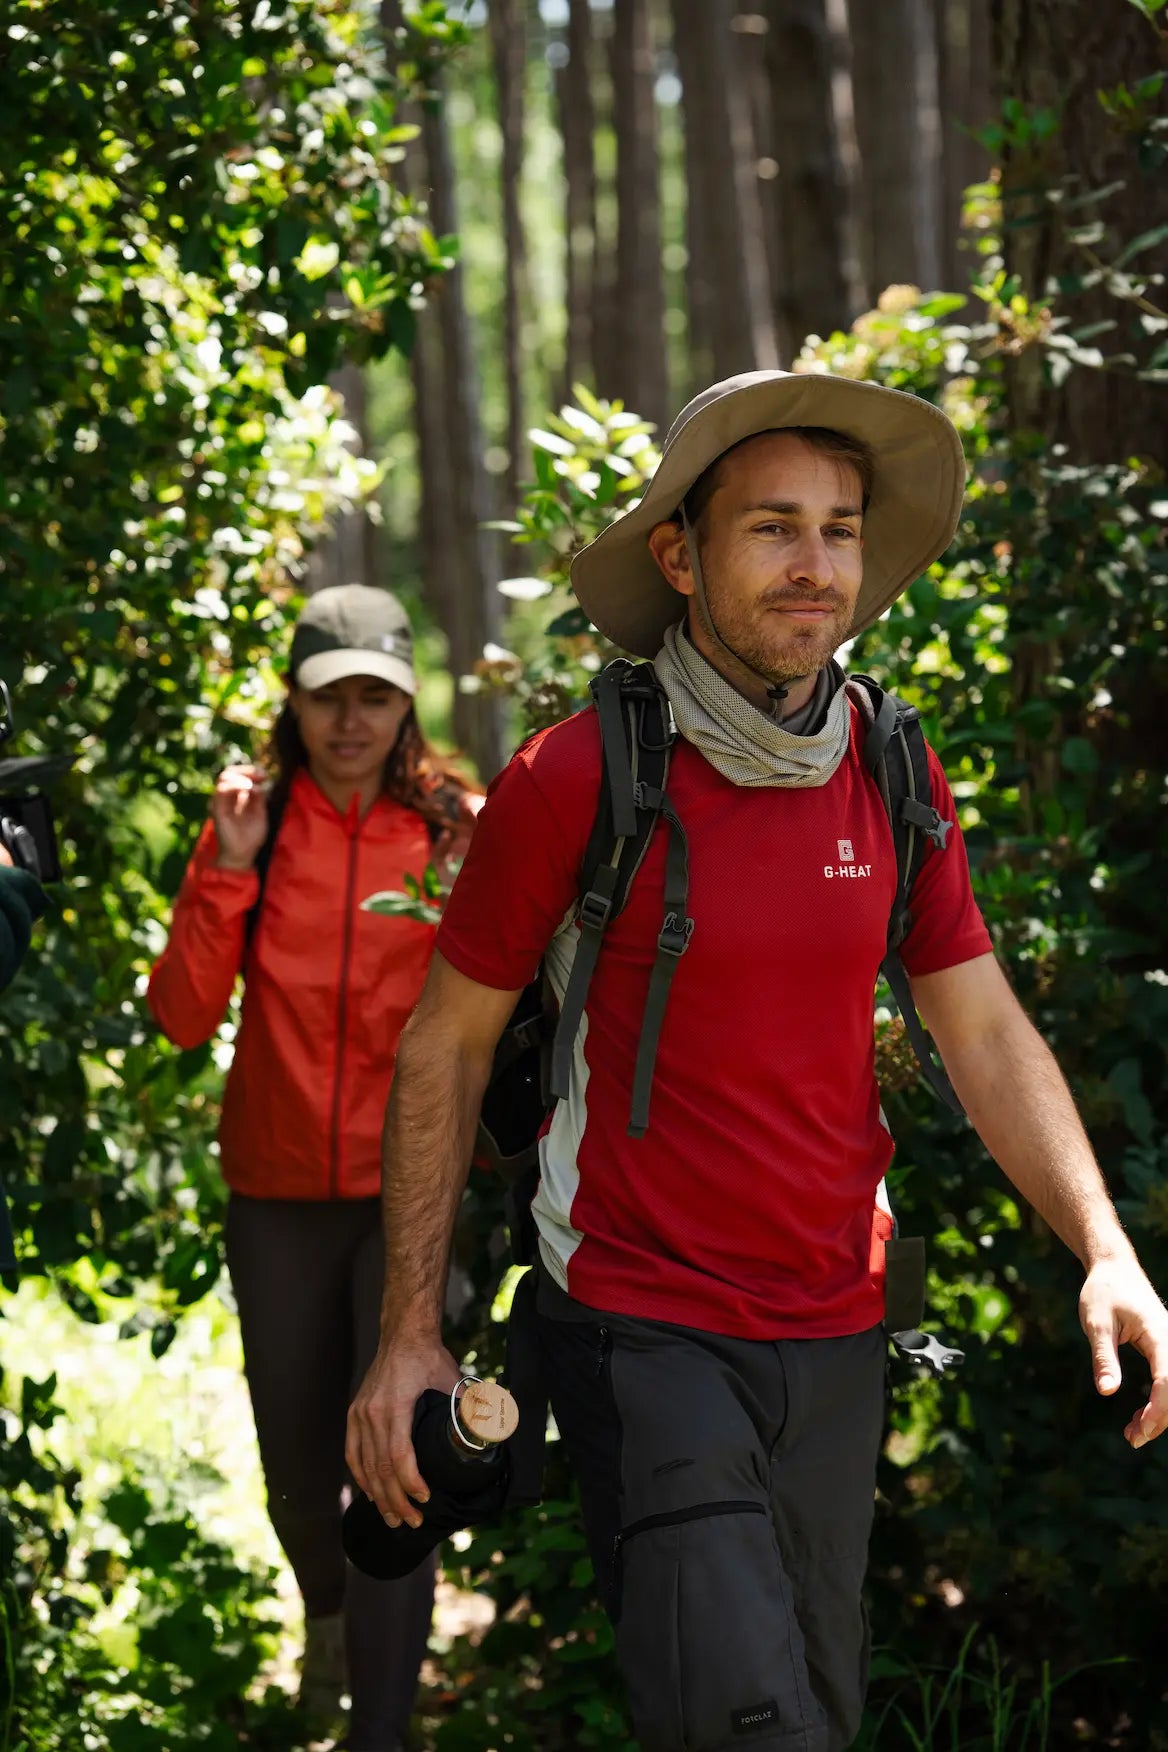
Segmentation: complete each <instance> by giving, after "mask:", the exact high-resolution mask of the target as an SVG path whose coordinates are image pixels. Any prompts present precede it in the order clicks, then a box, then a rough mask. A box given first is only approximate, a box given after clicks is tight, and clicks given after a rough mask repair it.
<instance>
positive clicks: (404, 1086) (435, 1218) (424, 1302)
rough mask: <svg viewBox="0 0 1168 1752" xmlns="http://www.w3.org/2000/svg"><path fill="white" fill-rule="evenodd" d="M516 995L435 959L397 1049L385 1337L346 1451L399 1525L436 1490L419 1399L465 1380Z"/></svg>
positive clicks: (387, 1189) (385, 1184)
mask: <svg viewBox="0 0 1168 1752" xmlns="http://www.w3.org/2000/svg"><path fill="white" fill-rule="evenodd" d="M517 997H518V993H517V992H500V991H495V990H494V989H492V988H491V987H489V986H483V985H479V984H478V983H477V982H476V981H475V980H471V979H467V978H466V977H465V975H463V974H461V973H458V972H457V971H456V970H455V969H454V968H453V967H452V966H451V965H450V963H449V962H448V961H446V960H444V959H443V957H442V956H441V955H437V954H436V955H435V957H434V960H433V962H432V964H431V968H430V974H429V978H428V979H427V981H426V986H425V990H424V991H423V993H422V996H421V998H420V1000H419V1002H418V1007H417V1009H416V1010H415V1011H414V1014H413V1016H412V1017H411V1018H410V1020H409V1022H408V1023H407V1025H406V1028H405V1030H404V1031H403V1033H402V1038H401V1044H400V1046H399V1048H398V1055H397V1066H396V1069H395V1072H394V1081H393V1090H392V1093H391V1095H390V1100H389V1109H388V1112H387V1114H386V1119H385V1134H384V1142H383V1148H382V1211H383V1216H384V1228H385V1261H386V1263H385V1290H384V1295H383V1299H382V1309H381V1342H380V1345H379V1348H378V1352H377V1356H376V1358H375V1360H374V1362H373V1364H372V1366H371V1368H370V1370H369V1373H368V1374H367V1375H366V1377H365V1380H364V1382H363V1383H362V1385H361V1389H360V1391H359V1392H358V1394H357V1397H356V1399H355V1400H354V1402H353V1405H352V1408H351V1410H350V1412H349V1431H348V1443H347V1448H346V1455H347V1458H348V1462H349V1468H350V1470H351V1472H352V1474H353V1476H354V1478H355V1479H356V1481H357V1483H358V1484H359V1485H360V1486H361V1488H362V1489H363V1490H364V1491H365V1492H366V1493H367V1494H368V1495H369V1496H371V1497H373V1499H374V1501H375V1502H376V1503H377V1505H378V1507H379V1508H380V1509H381V1512H382V1514H383V1515H385V1517H386V1519H387V1520H388V1521H389V1522H390V1524H391V1525H396V1524H397V1523H398V1522H399V1521H401V1520H403V1519H404V1520H408V1521H409V1522H410V1523H411V1524H412V1525H416V1524H417V1523H418V1521H419V1520H420V1516H419V1515H418V1512H417V1510H416V1508H415V1507H414V1505H413V1503H411V1502H409V1501H408V1500H407V1499H408V1498H410V1497H412V1498H414V1499H415V1501H421V1502H425V1500H426V1497H427V1495H428V1492H427V1490H426V1486H425V1482H424V1480H423V1479H422V1477H421V1475H420V1474H419V1472H418V1469H417V1462H416V1460H415V1457H414V1451H413V1444H412V1442H411V1439H410V1433H411V1427H412V1419H413V1410H414V1405H415V1402H416V1401H417V1398H418V1395H419V1394H420V1393H422V1392H424V1391H425V1389H426V1388H427V1387H437V1388H440V1389H443V1390H445V1389H448V1388H450V1387H451V1386H453V1384H454V1382H455V1381H456V1380H457V1379H458V1367H457V1364H456V1363H455V1361H454V1359H453V1357H451V1356H450V1354H449V1352H448V1351H446V1350H445V1349H444V1347H443V1344H442V1305H443V1299H444V1295H445V1289H446V1271H447V1264H448V1261H449V1256H450V1243H451V1237H452V1235H453V1232H454V1222H455V1218H456V1216H457V1214H458V1207H459V1204H460V1202H461V1199H462V1192H463V1188H464V1186H465V1185H466V1176H467V1170H468V1168H469V1165H470V1157H471V1150H472V1148H473V1145H474V1138H475V1129H476V1126H477V1122H478V1113H479V1106H480V1104H481V1102H482V1098H483V1091H484V1090H485V1088H486V1086H487V1080H488V1078H489V1077H490V1073H491V1063H492V1060H493V1057H494V1052H495V1047H496V1044H497V1043H498V1039H499V1036H500V1034H501V1033H502V1032H503V1029H504V1027H505V1026H506V1023H507V1019H508V1017H509V1016H510V1014H511V1011H512V1010H513V1009H514V1006H515V1001H516V998H517Z"/></svg>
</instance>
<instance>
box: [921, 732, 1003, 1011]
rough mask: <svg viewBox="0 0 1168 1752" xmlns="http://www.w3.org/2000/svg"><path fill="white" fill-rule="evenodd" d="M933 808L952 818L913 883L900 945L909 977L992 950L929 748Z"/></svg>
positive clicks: (949, 800) (948, 797) (953, 812)
mask: <svg viewBox="0 0 1168 1752" xmlns="http://www.w3.org/2000/svg"><path fill="white" fill-rule="evenodd" d="M929 778H930V780H931V782H932V795H933V807H934V808H935V809H937V810H938V811H939V813H940V815H941V817H942V819H943V820H945V821H951V822H952V823H953V828H952V831H951V832H950V834H949V836H948V840H947V843H946V845H945V849H944V851H942V850H940V849H939V848H938V847H936V846H930V848H929V853H928V856H927V857H926V858H925V861H924V863H923V864H922V866H921V871H920V874H919V875H918V877H917V879H916V882H915V884H914V885H913V892H912V901H911V912H912V927H911V929H910V930H909V933H908V936H907V937H906V938H905V940H904V943H903V944H902V945H901V951H900V953H901V959H902V960H903V962H904V965H905V968H906V970H907V972H908V974H909V977H910V978H916V977H918V976H920V975H922V974H926V973H940V972H941V971H942V970H943V969H944V968H946V967H956V966H958V965H959V964H960V963H961V962H963V961H973V960H974V959H975V958H976V957H977V956H979V955H988V954H990V953H991V951H992V950H993V943H992V941H991V940H990V934H989V932H988V931H987V930H986V927H985V921H984V920H983V918H982V916H981V911H980V909H979V907H978V904H977V901H976V900H975V899H974V895H973V884H972V883H971V881H970V876H969V858H968V856H967V855H966V850H965V840H964V839H963V837H962V833H961V829H960V827H958V825H957V808H956V805H955V804H954V801H953V793H952V791H951V790H950V789H949V782H948V780H947V779H946V777H945V773H944V770H943V769H942V766H941V763H940V761H939V760H938V759H937V756H936V755H935V754H934V753H933V750H932V749H931V748H930V750H929Z"/></svg>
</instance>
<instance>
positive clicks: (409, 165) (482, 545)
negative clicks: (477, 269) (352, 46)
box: [380, 0, 504, 779]
mask: <svg viewBox="0 0 1168 1752" xmlns="http://www.w3.org/2000/svg"><path fill="white" fill-rule="evenodd" d="M380 21H381V28H382V31H383V32H385V33H386V35H387V36H389V35H390V33H392V32H393V31H395V30H396V29H398V28H399V26H400V25H401V22H402V13H401V4H400V0H382V4H381V8H380ZM442 96H443V92H442V86H441V81H440V80H436V81H435V102H434V104H432V105H431V106H429V107H424V108H422V109H421V111H420V112H418V113H415V114H411V115H408V116H407V117H406V118H405V119H406V120H409V121H415V122H417V123H418V124H419V127H420V133H419V135H418V137H417V139H416V140H414V141H412V142H411V144H410V146H409V147H408V149H407V153H406V161H405V163H404V164H403V165H402V167H401V175H402V181H403V183H404V185H405V186H406V188H407V189H408V190H409V192H410V194H412V195H413V196H414V197H415V198H416V199H419V200H422V201H428V204H429V210H430V223H431V225H432V227H433V230H434V231H435V233H436V234H437V235H438V236H440V237H443V236H449V235H450V234H452V233H455V232H457V229H458V206H457V198H456V190H455V180H454V165H453V160H452V156H451V149H450V136H449V132H448V130H447V126H446V119H445V115H444V112H443V109H442ZM410 370H411V375H412V379H413V387H414V427H415V434H416V437H417V444H418V476H419V486H420V496H421V509H420V513H419V527H418V545H419V548H420V551H421V559H422V578H423V587H424V590H425V593H426V599H427V601H428V602H429V603H430V605H431V606H432V608H433V610H434V614H435V618H436V619H437V621H438V624H439V626H440V627H441V628H442V631H443V633H444V634H445V635H446V640H447V646H448V655H449V662H450V669H451V672H452V674H453V676H454V679H455V693H454V703H453V711H452V719H453V731H454V739H455V741H456V742H457V744H458V746H459V747H460V748H462V749H464V750H465V752H466V753H467V754H468V755H469V756H470V758H471V759H472V760H473V761H474V763H475V765H476V767H477V768H478V770H479V773H480V774H481V776H482V777H483V778H484V779H487V778H490V777H491V776H493V774H494V773H496V772H497V771H498V769H499V767H500V766H501V765H502V762H503V748H504V740H503V739H504V715H503V711H502V708H501V706H500V705H499V704H498V703H497V702H496V701H495V700H493V699H491V698H490V697H489V696H482V695H475V694H462V693H460V692H459V691H458V677H459V676H460V675H466V674H469V673H470V672H471V671H472V670H473V668H474V665H475V663H476V662H477V660H478V658H479V657H480V656H481V655H482V650H483V646H484V645H485V644H487V643H488V641H490V640H492V639H494V638H497V637H498V634H499V630H500V627H501V625H502V605H501V601H500V598H499V594H498V592H497V590H496V589H495V585H496V583H497V582H498V576H499V574H498V564H497V559H496V555H495V551H494V542H493V539H492V536H491V534H490V532H489V531H487V530H485V529H484V528H483V527H482V526H483V523H484V522H485V521H486V520H487V519H488V518H489V517H490V515H491V510H490V492H489V483H488V481H487V474H486V469H485V467H484V464H483V438H482V431H481V429H480V425H479V418H478V374H477V371H476V369H475V360H474V352H473V348H472V342H471V331H470V321H469V317H468V314H467V310H466V304H465V300H464V297H463V287H462V269H461V268H460V267H455V268H454V270H453V271H452V272H451V273H449V274H446V275H444V276H443V278H442V279H441V280H440V281H439V282H438V284H437V286H436V287H435V288H433V289H432V290H431V294H430V296H429V298H428V299H427V302H426V305H425V308H424V309H423V310H422V311H421V312H420V313H419V316H418V326H417V335H416V338H415V341H414V347H413V351H412V353H411V356H410Z"/></svg>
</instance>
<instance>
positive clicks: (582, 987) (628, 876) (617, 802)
mask: <svg viewBox="0 0 1168 1752" xmlns="http://www.w3.org/2000/svg"><path fill="white" fill-rule="evenodd" d="M590 692H591V694H592V699H593V704H594V707H595V710H596V715H597V718H598V720H599V726H600V743H601V763H600V764H601V772H600V791H599V794H598V798H597V808H596V816H595V819H594V821H593V824H592V832H591V834H590V835H589V839H588V845H587V847H586V849H585V853H584V861H583V863H582V865H581V868H580V881H579V895H580V899H579V905H578V908H577V914H576V918H577V923H578V924H579V927H580V940H579V942H578V944H577V946H576V954H575V957H574V959H573V963H572V971H571V974H570V975H569V978H568V985H567V989H566V990H565V992H564V998H563V1003H562V1005H561V1007H560V1019H559V1023H558V1025H557V1028H556V1037H555V1043H554V1046H553V1049H552V1074H551V1092H552V1094H553V1095H554V1096H556V1097H558V1098H560V1099H564V1098H565V1097H566V1096H567V1094H568V1087H569V1083H570V1078H571V1068H572V1049H573V1046H574V1044H575V1040H576V1035H577V1033H578V1031H579V1027H580V1022H581V1020H582V1018H583V1015H584V1006H585V1003H586V1002H587V998H588V991H589V987H590V986H591V983H592V975H593V973H594V971H595V968H596V963H597V961H598V960H599V957H600V951H601V948H602V946H603V943H604V933H605V931H606V930H607V929H608V926H609V924H610V923H611V921H612V920H613V919H614V918H615V917H616V916H617V915H618V913H620V912H621V910H622V909H623V907H624V905H625V902H626V900H627V899H628V894H629V889H630V888H631V886H632V883H633V879H634V878H635V876H636V874H637V871H638V870H639V869H640V867H641V864H642V862H643V861H644V857H645V853H646V852H647V850H648V848H649V842H650V840H651V839H652V837H653V831H654V829H655V827H656V825H657V821H658V819H659V818H660V816H661V815H662V814H665V813H666V811H667V810H668V812H669V814H672V810H670V809H669V805H668V803H667V799H666V797H665V785H666V780H667V778H668V775H669V757H670V752H671V750H672V747H673V743H674V741H675V739H676V735H677V730H676V726H675V724H674V722H673V714H672V712H671V710H670V707H669V701H668V700H667V698H666V696H665V690H664V688H663V687H662V686H661V683H660V682H659V681H658V679H657V674H656V671H655V670H654V668H653V665H652V664H651V663H631V662H629V661H628V659H627V658H618V659H616V661H615V662H613V663H610V664H608V665H607V666H606V667H605V668H604V669H603V670H602V671H601V672H600V674H599V675H598V676H597V677H596V678H595V680H594V681H593V682H592V684H591V688H590ZM668 886H669V884H668V883H667V887H668ZM673 886H674V887H676V883H674V884H673ZM687 940H688V939H687ZM654 1051H655V1043H654ZM650 1078H651V1071H650Z"/></svg>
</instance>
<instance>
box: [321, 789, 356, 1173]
mask: <svg viewBox="0 0 1168 1752" xmlns="http://www.w3.org/2000/svg"><path fill="white" fill-rule="evenodd" d="M360 831H361V824H360V821H359V820H358V821H357V822H356V823H355V824H354V827H353V830H352V832H351V833H350V835H349V873H348V878H347V880H346V883H345V923H344V929H343V933H342V937H341V980H340V985H339V986H338V988H337V1059H336V1071H335V1081H334V1084H333V1121H332V1135H331V1138H330V1144H329V1197H330V1198H339V1197H340V1193H341V1099H342V1093H343V1086H344V1076H345V1023H346V1018H347V1015H348V1008H349V963H350V961H351V960H352V955H353V897H354V894H355V892H356V888H357V836H358V834H359V833H360Z"/></svg>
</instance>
